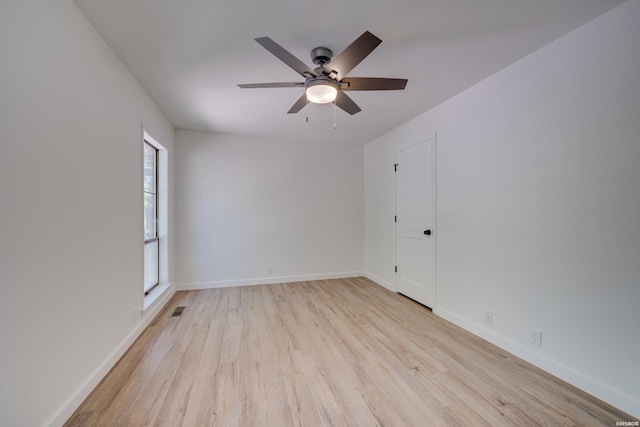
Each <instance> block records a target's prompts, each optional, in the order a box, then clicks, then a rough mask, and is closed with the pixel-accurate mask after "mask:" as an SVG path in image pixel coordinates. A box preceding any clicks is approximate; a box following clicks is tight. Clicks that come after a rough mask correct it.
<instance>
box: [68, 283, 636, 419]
mask: <svg viewBox="0 0 640 427" xmlns="http://www.w3.org/2000/svg"><path fill="white" fill-rule="evenodd" d="M176 306H186V308H185V310H184V313H183V314H182V316H181V317H171V313H172V312H173V311H174V309H175V307H176ZM416 331H417V332H416ZM631 419H633V418H632V417H630V416H628V415H626V414H624V413H622V412H620V411H618V410H616V409H614V408H612V407H611V406H609V405H607V404H605V403H603V402H601V401H599V400H597V399H595V398H594V397H591V396H589V395H587V394H585V393H583V392H581V391H579V390H577V389H576V388H574V387H572V386H570V385H568V384H566V383H564V382H562V381H560V380H558V379H556V378H554V377H552V376H550V375H548V374H546V373H544V372H542V371H540V370H539V369H537V368H535V367H533V366H531V365H530V364H528V363H526V362H524V361H522V360H520V359H518V358H516V357H514V356H512V355H510V354H508V353H506V352H504V351H502V350H500V349H499V348H497V347H495V346H493V345H491V344H489V343H487V342H485V341H483V340H482V339H480V338H477V337H475V336H473V335H471V334H469V333H467V332H465V331H464V330H462V329H460V328H458V327H456V326H454V325H452V324H450V323H448V322H446V321H444V320H442V319H440V318H438V317H436V316H435V315H433V314H432V313H431V312H430V311H429V310H428V309H426V308H425V307H423V306H421V305H419V304H416V303H415V302H413V301H411V300H409V299H407V298H404V297H402V296H401V295H398V294H395V293H392V292H389V291H388V290H386V289H384V288H382V287H380V286H378V285H376V284H374V283H372V282H371V281H369V280H367V279H364V278H356V279H341V280H327V281H314V282H302V283H289V284H277V285H265V286H250V287H238V288H225V289H213V290H201V291H189V292H178V293H176V295H175V296H174V297H173V299H172V300H171V301H170V303H169V304H168V305H167V307H166V308H165V309H164V311H163V312H162V313H161V314H160V315H159V316H158V317H157V318H156V319H155V320H154V321H153V323H152V324H151V325H150V326H149V328H147V330H146V331H145V332H144V333H143V334H142V335H141V336H140V338H139V339H138V340H137V341H136V342H135V343H134V345H133V346H132V347H131V348H130V350H129V351H128V352H127V353H126V354H125V355H124V356H123V358H122V359H121V360H120V362H118V364H117V365H116V366H115V367H114V369H113V370H112V371H111V372H110V373H109V374H108V375H107V377H105V379H104V380H103V381H102V383H101V384H100V385H98V387H97V388H96V389H95V390H94V392H93V393H92V394H91V395H90V396H89V397H88V398H87V400H86V401H85V402H84V403H83V404H82V406H81V407H80V408H79V409H78V410H77V411H76V413H75V414H74V415H73V416H72V417H71V418H70V419H69V421H68V422H67V423H66V426H92V427H93V426H143V425H152V426H170V427H176V426H189V427H192V426H193V427H199V426H221V427H228V426H251V427H253V426H265V427H273V426H275V427H279V426H294V425H295V426H358V427H360V426H483V425H484V426H533V425H544V426H556V425H558V426H564V425H576V426H597V425H605V426H615V423H616V421H622V420H631Z"/></svg>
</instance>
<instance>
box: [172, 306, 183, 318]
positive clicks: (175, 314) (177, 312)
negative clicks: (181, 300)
mask: <svg viewBox="0 0 640 427" xmlns="http://www.w3.org/2000/svg"><path fill="white" fill-rule="evenodd" d="M183 311H184V306H180V307H176V309H175V310H174V311H173V314H172V315H171V317H179V316H182V312H183Z"/></svg>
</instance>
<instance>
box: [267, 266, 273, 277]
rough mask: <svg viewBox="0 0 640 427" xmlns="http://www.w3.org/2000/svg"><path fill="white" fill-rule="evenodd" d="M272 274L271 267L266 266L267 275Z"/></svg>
mask: <svg viewBox="0 0 640 427" xmlns="http://www.w3.org/2000/svg"><path fill="white" fill-rule="evenodd" d="M272 274H273V268H271V267H267V276H271V275H272Z"/></svg>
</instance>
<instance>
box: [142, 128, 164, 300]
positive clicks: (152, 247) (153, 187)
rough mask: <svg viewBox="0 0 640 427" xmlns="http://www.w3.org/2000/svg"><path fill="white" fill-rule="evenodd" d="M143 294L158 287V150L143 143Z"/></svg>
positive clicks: (145, 142)
mask: <svg viewBox="0 0 640 427" xmlns="http://www.w3.org/2000/svg"><path fill="white" fill-rule="evenodd" d="M143 195H144V294H145V295H149V293H150V292H151V291H152V290H153V288H155V287H156V286H158V283H159V282H160V281H159V276H160V264H159V259H160V239H159V237H158V149H157V148H156V147H154V146H153V145H151V144H150V143H149V142H147V141H146V140H145V141H144V191H143Z"/></svg>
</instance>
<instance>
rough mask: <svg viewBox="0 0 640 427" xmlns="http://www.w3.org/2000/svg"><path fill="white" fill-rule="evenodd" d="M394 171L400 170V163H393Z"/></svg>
mask: <svg viewBox="0 0 640 427" xmlns="http://www.w3.org/2000/svg"><path fill="white" fill-rule="evenodd" d="M393 171H394V172H398V164H397V163H394V164H393Z"/></svg>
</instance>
